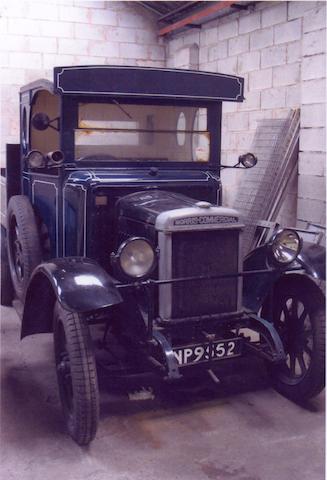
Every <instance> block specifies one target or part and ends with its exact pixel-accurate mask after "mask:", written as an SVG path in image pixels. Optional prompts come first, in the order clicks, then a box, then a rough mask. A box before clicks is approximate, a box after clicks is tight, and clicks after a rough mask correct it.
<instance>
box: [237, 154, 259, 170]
mask: <svg viewBox="0 0 327 480" xmlns="http://www.w3.org/2000/svg"><path fill="white" fill-rule="evenodd" d="M257 162H258V159H257V157H256V156H255V155H253V153H245V154H244V155H240V156H239V157H238V163H239V164H242V165H243V167H244V168H252V167H254V166H255V165H256V164H257Z"/></svg>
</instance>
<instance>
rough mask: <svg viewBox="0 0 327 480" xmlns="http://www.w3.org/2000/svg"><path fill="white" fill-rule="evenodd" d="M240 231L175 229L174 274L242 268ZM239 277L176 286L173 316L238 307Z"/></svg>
mask: <svg viewBox="0 0 327 480" xmlns="http://www.w3.org/2000/svg"><path fill="white" fill-rule="evenodd" d="M238 243H239V230H211V231H192V232H175V233H173V235H172V277H173V278H179V277H184V276H185V277H186V276H193V275H223V274H230V273H236V272H237V271H238V251H239V247H238ZM237 293H238V277H235V278H230V279H218V280H201V281H200V280H197V281H191V282H187V283H184V282H183V283H177V284H173V285H172V291H171V301H172V310H171V312H172V318H180V317H189V316H196V315H206V314H213V313H223V312H226V313H227V312H233V311H236V310H237Z"/></svg>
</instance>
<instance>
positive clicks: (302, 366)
mask: <svg viewBox="0 0 327 480" xmlns="http://www.w3.org/2000/svg"><path fill="white" fill-rule="evenodd" d="M296 358H297V359H298V362H299V365H300V368H301V372H302V374H304V373H305V372H306V371H307V367H306V366H305V363H304V359H303V353H299V354H298V355H297V356H296Z"/></svg>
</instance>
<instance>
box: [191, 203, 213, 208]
mask: <svg viewBox="0 0 327 480" xmlns="http://www.w3.org/2000/svg"><path fill="white" fill-rule="evenodd" d="M195 206H196V207H199V208H210V207H211V206H212V205H211V203H209V202H196V204H195Z"/></svg>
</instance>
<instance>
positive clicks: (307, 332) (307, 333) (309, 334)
mask: <svg viewBox="0 0 327 480" xmlns="http://www.w3.org/2000/svg"><path fill="white" fill-rule="evenodd" d="M312 335H313V333H312V328H309V329H307V330H306V329H305V330H303V338H304V339H305V340H307V339H308V338H309V337H312Z"/></svg>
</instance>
